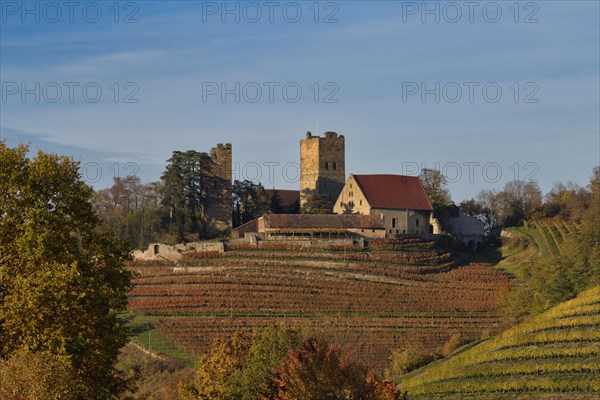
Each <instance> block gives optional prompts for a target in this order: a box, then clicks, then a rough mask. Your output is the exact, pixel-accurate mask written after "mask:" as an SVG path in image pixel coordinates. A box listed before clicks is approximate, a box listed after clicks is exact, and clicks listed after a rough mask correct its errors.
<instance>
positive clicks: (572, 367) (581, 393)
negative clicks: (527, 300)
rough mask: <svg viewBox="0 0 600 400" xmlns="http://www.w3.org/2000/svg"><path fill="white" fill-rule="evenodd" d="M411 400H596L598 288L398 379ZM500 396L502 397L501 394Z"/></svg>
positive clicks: (599, 378)
mask: <svg viewBox="0 0 600 400" xmlns="http://www.w3.org/2000/svg"><path fill="white" fill-rule="evenodd" d="M402 386H403V388H404V389H405V390H408V392H409V394H410V395H411V396H412V397H413V398H428V399H429V398H438V397H443V398H463V397H474V398H502V397H503V396H505V395H508V396H513V397H514V396H516V395H520V394H524V393H528V394H529V397H528V398H536V394H539V397H540V398H541V397H543V398H549V393H557V394H560V393H562V392H570V393H571V395H570V396H569V397H568V398H600V286H597V287H595V288H593V289H590V290H588V291H586V292H584V293H582V294H581V295H580V296H578V297H577V298H576V299H574V300H571V301H568V302H565V303H562V304H560V305H558V306H556V307H554V308H552V309H550V310H548V311H546V312H545V313H543V314H540V315H538V316H536V317H533V318H531V319H529V320H527V321H525V322H523V323H521V324H519V325H517V326H515V327H513V328H511V329H509V330H507V331H505V332H503V333H501V334H500V335H498V336H497V337H495V338H493V339H491V340H489V341H487V342H484V343H483V344H480V345H477V346H475V347H473V348H471V349H469V350H466V351H464V352H462V353H461V354H457V355H455V356H453V357H451V358H449V359H447V360H443V361H441V362H438V363H436V364H435V365H430V366H427V367H425V368H423V369H421V370H419V371H415V372H413V373H412V374H411V375H410V376H407V377H405V378H404V379H403V381H402ZM503 392H504V393H503Z"/></svg>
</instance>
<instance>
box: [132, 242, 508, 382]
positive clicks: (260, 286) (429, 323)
mask: <svg viewBox="0 0 600 400" xmlns="http://www.w3.org/2000/svg"><path fill="white" fill-rule="evenodd" d="M131 268H132V269H133V270H135V271H136V273H137V274H138V276H137V278H136V279H135V284H136V286H135V288H134V289H133V291H132V292H131V293H130V299H129V310H130V312H131V315H130V319H131V322H130V323H131V325H132V326H133V328H134V332H135V333H136V337H135V338H134V340H136V341H137V342H138V343H139V344H141V345H146V342H147V341H149V342H150V347H152V350H153V351H154V352H158V353H160V352H164V353H166V354H170V355H172V356H174V357H176V358H178V359H180V360H183V361H187V362H188V363H189V362H192V358H187V360H186V354H187V355H188V356H189V354H190V353H191V354H200V353H203V352H206V351H207V350H208V348H209V346H210V344H211V342H212V340H213V339H214V338H216V337H220V336H222V335H229V334H231V333H232V332H233V331H234V330H235V329H238V328H245V329H249V330H253V329H261V328H264V327H266V326H268V325H272V324H276V323H285V324H287V325H291V326H294V327H297V328H301V329H303V330H305V331H306V332H307V333H308V334H310V333H319V334H321V335H324V336H325V337H327V338H329V339H331V340H332V341H334V342H337V343H340V344H343V345H344V347H345V348H347V349H349V350H351V351H352V356H353V357H354V358H355V359H357V360H360V362H361V363H363V364H367V365H369V366H370V367H372V368H373V369H374V370H377V371H381V370H382V369H383V368H385V367H386V366H387V364H388V361H389V355H390V353H391V351H392V350H393V349H397V348H403V347H405V346H409V345H412V344H418V345H419V346H421V347H422V348H423V349H424V350H425V351H433V350H436V349H438V348H439V347H440V346H443V345H444V344H445V343H447V342H448V341H449V340H451V339H453V340H456V338H460V340H461V341H472V340H478V339H480V338H481V337H487V336H489V335H490V334H491V333H493V332H494V331H495V330H496V329H497V327H498V326H499V324H500V317H499V312H498V308H499V304H500V302H501V300H502V297H503V296H504V294H505V293H506V286H507V282H508V280H507V278H506V277H505V275H504V274H503V273H502V272H500V271H498V270H496V269H495V268H493V267H492V266H491V265H488V264H472V265H463V264H462V260H460V259H457V258H456V257H455V256H453V255H452V254H451V253H447V252H442V251H439V250H438V249H436V247H435V244H434V243H433V242H427V241H423V240H420V239H417V238H406V239H399V240H380V241H374V242H371V243H370V247H369V249H367V251H365V250H363V249H360V248H358V247H354V246H339V245H337V246H336V245H332V246H328V247H324V248H303V247H298V246H296V245H292V244H283V243H279V244H272V243H268V242H264V243H262V245H261V246H250V245H247V244H241V245H235V246H230V248H229V251H226V252H225V253H195V254H188V255H186V257H185V258H184V259H183V260H182V262H180V263H179V264H178V265H177V266H169V265H167V264H165V263H158V262H145V263H144V262H134V263H132V265H131ZM182 351H183V352H182ZM173 353H175V354H173Z"/></svg>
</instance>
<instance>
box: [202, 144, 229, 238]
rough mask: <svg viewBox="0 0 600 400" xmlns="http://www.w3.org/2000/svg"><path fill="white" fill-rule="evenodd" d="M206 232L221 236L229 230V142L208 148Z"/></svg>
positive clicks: (210, 234)
mask: <svg viewBox="0 0 600 400" xmlns="http://www.w3.org/2000/svg"><path fill="white" fill-rule="evenodd" d="M206 182H207V193H206V200H207V201H206V209H205V215H206V234H207V235H209V236H222V235H223V234H226V233H228V231H231V212H232V208H233V204H232V197H231V186H232V151H231V143H227V144H223V143H219V144H217V147H214V148H212V149H211V150H210V168H209V169H208V173H207V175H206Z"/></svg>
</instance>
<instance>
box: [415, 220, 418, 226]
mask: <svg viewBox="0 0 600 400" xmlns="http://www.w3.org/2000/svg"><path fill="white" fill-rule="evenodd" d="M415 224H416V225H417V226H419V218H417V219H415Z"/></svg>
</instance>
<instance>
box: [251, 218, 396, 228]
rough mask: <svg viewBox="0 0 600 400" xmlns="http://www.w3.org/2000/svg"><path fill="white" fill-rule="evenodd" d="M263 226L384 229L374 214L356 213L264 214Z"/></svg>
mask: <svg viewBox="0 0 600 400" xmlns="http://www.w3.org/2000/svg"><path fill="white" fill-rule="evenodd" d="M263 219H264V222H265V228H270V229H286V228H330V229H384V228H385V227H384V225H383V222H382V221H381V219H379V218H378V217H377V216H375V215H358V214H265V215H264V216H263Z"/></svg>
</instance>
